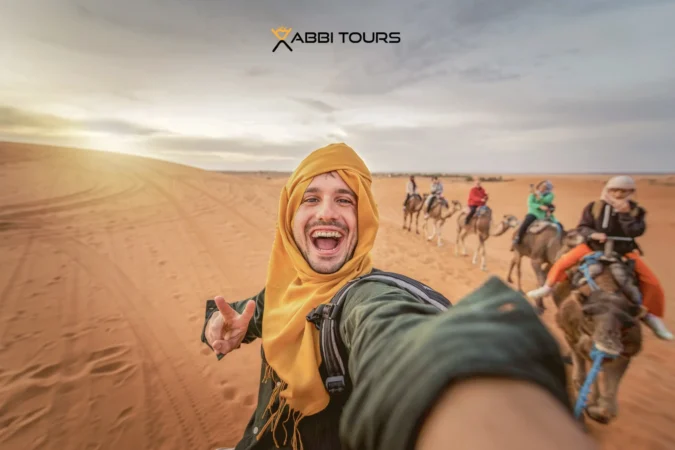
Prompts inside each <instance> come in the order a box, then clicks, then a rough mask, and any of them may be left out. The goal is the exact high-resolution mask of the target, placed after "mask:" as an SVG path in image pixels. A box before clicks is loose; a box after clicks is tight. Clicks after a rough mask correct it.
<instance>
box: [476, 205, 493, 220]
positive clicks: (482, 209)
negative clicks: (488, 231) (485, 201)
mask: <svg viewBox="0 0 675 450" xmlns="http://www.w3.org/2000/svg"><path fill="white" fill-rule="evenodd" d="M491 212H492V210H490V208H488V207H487V206H485V205H483V206H479V207H478V208H476V213H475V214H474V215H473V216H474V217H481V216H484V215H486V214H490V213H491Z"/></svg>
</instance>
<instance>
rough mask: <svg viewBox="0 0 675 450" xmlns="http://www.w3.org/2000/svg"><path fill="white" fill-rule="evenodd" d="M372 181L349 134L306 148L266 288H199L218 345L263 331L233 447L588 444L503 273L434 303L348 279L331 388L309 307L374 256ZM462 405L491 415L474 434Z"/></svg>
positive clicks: (525, 306)
mask: <svg viewBox="0 0 675 450" xmlns="http://www.w3.org/2000/svg"><path fill="white" fill-rule="evenodd" d="M371 183H372V178H371V174H370V172H369V170H368V168H367V167H366V166H365V164H364V163H363V161H362V160H361V158H359V156H358V155H357V154H356V153H355V152H354V150H352V149H351V148H350V147H348V146H347V145H345V144H332V145H329V146H327V147H324V148H321V149H319V150H316V151H314V152H313V153H311V154H310V155H309V156H307V157H306V158H305V159H304V160H303V161H302V162H301V163H300V165H299V166H298V168H297V169H296V170H295V172H294V173H293V174H292V175H291V177H290V178H289V180H288V182H287V183H286V185H285V186H284V188H283V190H282V192H281V197H280V200H279V215H278V218H277V227H276V231H275V239H274V244H273V247H272V253H271V257H270V262H269V267H268V273H267V280H266V283H265V288H264V289H263V290H262V291H261V292H260V293H258V294H257V295H256V296H254V297H252V298H250V299H245V300H242V301H239V302H234V303H226V302H225V299H223V298H222V297H216V298H215V299H214V300H209V301H207V308H206V321H205V324H204V329H203V331H202V342H204V343H206V344H207V345H208V346H209V347H211V348H212V349H213V350H214V352H215V353H216V355H217V356H218V359H221V358H222V357H223V356H224V355H226V354H227V353H229V352H230V351H232V350H233V349H236V348H238V347H239V346H240V345H241V344H242V343H249V342H252V341H253V340H254V339H262V349H261V355H262V367H261V374H260V377H261V380H260V387H259V392H258V405H257V408H256V410H255V412H254V413H253V416H252V417H251V419H250V421H249V423H248V425H247V427H246V430H245V431H244V435H243V436H242V438H241V440H240V441H239V443H238V444H237V447H236V449H237V450H271V449H274V448H282V449H288V450H290V449H293V450H300V449H304V450H318V449H321V450H332V449H335V450H338V449H344V448H346V449H366V450H369V449H386V450H398V449H408V448H412V447H415V446H417V448H420V449H432V448H433V449H443V448H450V447H452V448H454V449H462V448H467V449H468V448H471V449H479V450H480V449H487V448H494V441H498V442H499V447H500V448H503V449H519V450H520V449H523V448H546V447H547V446H552V445H553V443H556V444H560V445H563V446H564V447H565V448H578V449H586V448H593V446H592V443H591V441H590V440H588V438H586V437H585V436H584V435H583V433H582V432H581V431H580V429H579V427H577V426H576V424H574V422H573V419H572V416H571V408H570V402H569V399H568V396H567V392H566V375H565V369H564V365H563V362H562V358H561V357H560V351H559V348H558V345H557V342H556V341H555V339H554V338H553V337H552V336H551V335H550V334H549V332H548V331H547V329H546V327H545V326H544V325H542V324H541V322H540V321H539V319H538V317H537V315H536V314H535V312H534V310H533V309H532V307H531V306H530V304H529V303H528V302H527V300H525V298H524V297H522V296H521V295H520V294H518V293H517V292H515V291H514V290H512V289H511V288H509V287H508V286H507V285H506V284H505V283H503V282H502V281H500V280H499V279H497V278H491V279H490V280H488V282H487V283H485V284H484V285H483V286H481V287H480V288H479V289H477V290H476V291H475V292H473V293H472V294H470V295H469V296H467V297H466V298H464V299H463V300H462V301H461V302H459V303H458V304H457V305H455V306H453V307H452V308H450V309H449V310H447V311H445V312H442V313H441V312H440V311H439V310H438V309H436V308H435V307H432V306H430V305H429V304H426V303H423V302H420V301H419V299H418V298H417V297H415V296H413V295H412V294H411V293H409V292H408V291H406V290H405V289H402V288H400V287H398V286H396V285H391V284H387V283H385V282H382V281H377V280H365V281H362V282H360V283H357V284H355V285H353V287H352V288H351V289H350V290H348V291H347V293H346V294H345V298H344V303H343V309H342V312H341V314H340V316H339V317H338V319H337V320H339V327H338V328H339V339H340V340H341V341H342V342H343V344H344V347H345V349H346V352H347V353H348V360H347V362H348V374H347V375H348V377H349V380H350V381H351V389H350V390H349V391H348V393H347V395H343V396H333V395H330V394H329V393H328V391H327V390H326V387H325V385H324V377H325V375H326V367H325V365H324V361H323V359H322V353H321V347H320V342H319V333H318V330H317V328H316V326H315V325H314V324H313V323H311V322H310V321H308V314H309V313H310V312H311V311H313V310H314V309H315V308H317V307H318V306H320V305H325V304H326V303H328V302H330V300H331V298H333V296H335V295H336V294H337V293H338V292H339V291H340V290H341V288H342V287H344V286H345V285H346V284H347V283H348V282H349V281H350V280H354V279H355V278H358V277H361V276H363V275H366V274H369V273H370V272H371V271H373V270H374V269H373V264H372V259H371V255H370V252H371V250H372V248H373V245H374V243H375V237H376V235H377V230H378V226H379V214H378V209H377V205H376V203H375V200H374V198H373V195H372V191H371ZM468 380H470V381H468ZM537 407H540V408H541V410H539V409H538V408H537ZM462 417H464V418H467V419H468V420H472V421H474V423H473V426H474V427H475V426H477V427H484V428H485V430H482V431H481V436H480V439H477V438H476V436H475V435H474V434H473V433H472V427H467V426H464V425H462V424H460V422H461V420H459V418H462ZM535 422H536V423H537V426H536V427H531V426H530V425H531V424H533V423H535ZM518 428H521V429H522V430H528V431H523V432H520V433H514V432H513V431H514V429H515V430H517V429H518ZM448 433H452V438H449V436H448V435H447V434H448Z"/></svg>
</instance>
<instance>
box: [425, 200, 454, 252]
mask: <svg viewBox="0 0 675 450" xmlns="http://www.w3.org/2000/svg"><path fill="white" fill-rule="evenodd" d="M425 200H426V195H425ZM460 209H462V205H461V204H460V203H459V202H458V201H457V200H452V208H451V207H450V205H449V204H448V201H447V200H446V199H436V200H435V201H434V203H433V205H431V209H430V210H429V216H428V217H426V216H425V218H424V224H423V225H422V229H423V230H424V231H425V232H426V230H427V224H428V222H429V219H431V220H432V221H433V224H434V232H433V233H432V234H429V235H427V241H431V240H432V239H433V238H434V236H436V237H437V239H438V242H437V244H438V246H439V247H440V246H441V245H443V242H442V239H441V230H442V228H443V225H444V224H445V221H446V220H448V219H449V218H450V217H452V215H453V214H455V213H456V212H457V211H459V210H460Z"/></svg>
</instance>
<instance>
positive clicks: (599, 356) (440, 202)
mask: <svg viewBox="0 0 675 450" xmlns="http://www.w3.org/2000/svg"><path fill="white" fill-rule="evenodd" d="M635 191H636V185H635V182H634V180H633V179H632V178H631V177H628V176H617V177H614V178H612V179H610V180H609V181H608V182H607V184H606V185H605V186H604V188H603V190H602V192H601V195H600V198H599V199H597V200H594V201H592V202H590V203H588V204H587V205H586V207H585V208H584V210H583V211H582V215H581V220H580V222H579V223H578V224H577V226H576V227H575V228H573V229H570V230H565V229H564V227H563V226H562V224H561V223H560V222H559V221H558V220H557V218H556V217H555V214H554V213H555V205H554V202H553V200H554V198H555V195H554V193H553V184H552V183H551V182H550V181H548V180H545V181H542V182H540V183H539V184H537V185H531V186H530V193H529V196H528V199H527V210H528V212H527V214H526V215H525V217H524V219H523V220H522V221H519V220H518V218H516V217H515V216H512V215H510V214H506V215H504V216H503V217H502V218H501V219H500V220H499V221H496V222H493V214H492V210H491V209H490V208H489V207H488V206H487V204H486V203H487V200H488V195H487V193H486V192H485V190H484V189H483V187H482V186H481V183H480V181H478V182H476V183H475V184H474V186H473V187H472V188H471V191H470V193H469V199H468V202H467V206H466V207H465V208H463V207H462V205H461V203H460V202H459V201H457V200H451V201H448V200H446V199H445V198H443V195H442V192H443V187H442V185H441V183H440V181H439V180H438V177H433V179H432V186H431V193H430V194H423V195H420V194H419V193H418V192H417V186H416V182H415V179H414V177H410V181H409V182H408V190H407V196H406V200H405V202H404V206H403V210H404V225H403V228H404V229H406V228H407V230H408V231H410V230H411V223H412V219H413V217H414V218H415V223H416V232H417V233H418V234H419V231H418V229H417V223H418V221H419V215H420V214H424V216H423V217H424V224H423V229H424V230H426V229H427V228H428V226H429V220H431V225H432V226H433V233H431V234H428V235H427V236H426V238H427V241H431V240H432V239H433V238H434V237H436V238H437V245H439V246H440V245H442V240H441V231H442V227H443V225H444V223H445V221H446V220H447V219H449V218H450V217H452V216H453V215H454V214H456V213H458V212H459V214H458V215H457V222H456V223H457V228H456V231H457V234H456V243H455V255H459V254H460V253H461V255H464V256H466V255H467V254H468V253H467V249H466V245H465V239H466V237H467V236H468V235H471V234H475V235H476V236H477V237H478V241H479V243H478V247H477V248H476V250H475V252H474V256H473V264H476V263H477V261H478V256H479V255H480V256H481V266H480V267H481V269H482V270H486V263H485V254H486V251H485V242H486V241H487V239H488V238H489V237H490V236H501V235H504V234H506V233H507V232H508V231H509V230H510V229H513V233H512V235H511V236H512V246H511V251H512V253H513V257H512V260H511V262H510V265H509V269H508V273H507V280H508V282H509V283H511V284H514V280H513V277H512V275H513V271H514V269H515V271H516V281H515V284H516V286H517V289H518V290H519V291H520V292H521V293H523V294H524V295H525V296H526V297H527V298H529V299H530V300H531V301H532V302H533V307H534V308H535V309H536V310H537V312H538V313H539V314H542V313H543V312H544V311H545V310H546V308H545V305H544V299H545V298H547V297H551V299H552V301H553V304H554V305H555V307H556V313H555V322H556V324H557V326H558V327H559V328H560V329H561V330H562V331H563V334H564V337H565V342H566V343H567V346H568V348H569V352H570V353H569V360H570V362H571V365H572V381H573V385H574V389H575V391H576V392H575V393H576V394H577V399H578V400H577V403H576V405H575V414H576V416H577V417H578V418H579V420H584V412H585V414H586V415H587V416H588V417H589V418H591V419H593V420H595V421H597V422H600V423H604V424H606V423H609V422H610V421H612V420H614V419H615V418H616V417H617V414H618V404H617V395H618V390H619V385H620V383H621V380H622V378H623V376H624V375H625V373H626V370H627V369H628V366H629V365H630V362H631V361H632V359H633V358H634V357H635V356H637V355H638V354H639V353H640V351H641V349H642V340H643V338H642V328H641V326H640V324H645V325H646V326H647V327H648V328H649V329H650V330H651V331H652V332H653V333H654V334H655V335H656V336H657V337H658V338H660V339H663V340H666V341H672V340H673V334H672V333H671V332H670V331H669V330H668V329H667V328H666V326H665V324H664V323H663V321H662V317H663V315H664V307H665V294H664V291H663V288H662V286H661V283H660V282H659V280H658V279H657V277H656V275H655V274H654V273H653V272H652V270H651V269H650V268H649V266H648V265H647V264H646V262H645V261H644V260H643V259H642V258H641V255H642V254H643V252H642V250H641V249H640V247H639V245H638V244H637V242H636V240H635V239H636V238H638V237H639V236H641V235H642V234H643V233H644V231H645V229H646V225H645V214H646V211H645V209H644V208H643V207H642V206H640V205H638V204H637V202H636V201H634V200H633V197H634V194H635ZM406 219H409V223H408V225H407V227H406ZM524 257H527V258H529V260H530V264H531V266H532V270H533V271H534V274H535V275H536V278H537V285H538V287H537V288H536V289H533V290H531V291H529V292H527V293H525V292H524V291H523V289H522V279H521V274H522V272H521V263H522V259H523V258H524ZM601 371H602V373H603V377H602V383H601V380H600V377H599V372H601ZM601 384H602V388H601V386H600V385H601Z"/></svg>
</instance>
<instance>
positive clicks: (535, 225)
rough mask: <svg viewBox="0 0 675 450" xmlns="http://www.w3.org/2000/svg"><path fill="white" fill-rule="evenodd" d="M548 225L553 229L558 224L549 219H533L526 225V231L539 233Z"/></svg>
mask: <svg viewBox="0 0 675 450" xmlns="http://www.w3.org/2000/svg"><path fill="white" fill-rule="evenodd" d="M549 227H551V228H554V229H555V228H558V226H557V225H556V224H555V223H553V222H551V221H550V220H535V221H534V222H532V225H530V226H529V227H528V229H527V232H528V233H531V234H539V233H541V232H542V231H544V230H545V229H547V228H549Z"/></svg>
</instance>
